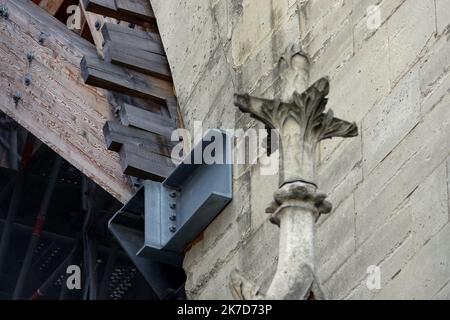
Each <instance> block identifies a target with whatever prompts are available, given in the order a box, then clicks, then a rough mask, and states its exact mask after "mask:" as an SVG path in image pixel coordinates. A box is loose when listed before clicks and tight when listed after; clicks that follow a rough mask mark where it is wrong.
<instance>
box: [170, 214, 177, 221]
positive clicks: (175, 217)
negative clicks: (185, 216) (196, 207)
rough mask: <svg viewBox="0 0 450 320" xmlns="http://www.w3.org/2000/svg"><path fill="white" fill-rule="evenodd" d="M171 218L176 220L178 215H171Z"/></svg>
mask: <svg viewBox="0 0 450 320" xmlns="http://www.w3.org/2000/svg"><path fill="white" fill-rule="evenodd" d="M169 220H170V221H175V220H177V216H176V215H171V216H170V217H169Z"/></svg>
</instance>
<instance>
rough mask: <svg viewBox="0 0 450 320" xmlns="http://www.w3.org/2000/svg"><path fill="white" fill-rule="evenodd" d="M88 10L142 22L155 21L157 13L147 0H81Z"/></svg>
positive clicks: (120, 18)
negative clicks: (155, 13)
mask: <svg viewBox="0 0 450 320" xmlns="http://www.w3.org/2000/svg"><path fill="white" fill-rule="evenodd" d="M81 1H83V4H84V6H85V8H86V10H87V11H90V12H93V13H97V14H101V15H103V16H108V17H111V18H115V19H117V20H125V21H129V22H134V23H137V24H142V23H144V22H149V23H152V24H154V23H155V15H154V13H153V10H152V8H151V6H150V2H149V1H146V0H144V1H143V0H81Z"/></svg>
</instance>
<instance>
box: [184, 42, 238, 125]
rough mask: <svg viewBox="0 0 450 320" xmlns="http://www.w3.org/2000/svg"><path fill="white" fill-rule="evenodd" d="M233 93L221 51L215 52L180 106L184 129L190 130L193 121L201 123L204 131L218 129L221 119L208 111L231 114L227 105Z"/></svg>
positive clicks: (230, 79)
mask: <svg viewBox="0 0 450 320" xmlns="http://www.w3.org/2000/svg"><path fill="white" fill-rule="evenodd" d="M212 84H215V85H212ZM234 91H235V89H234V85H233V81H232V78H231V74H230V71H229V70H228V62H227V61H226V58H225V56H224V53H223V51H222V50H216V51H215V52H214V54H213V56H212V57H211V59H210V60H209V61H208V63H207V64H206V66H205V70H203V71H202V73H201V76H200V80H199V81H198V83H197V84H196V85H195V87H194V88H193V91H192V93H191V94H190V97H189V99H188V100H187V101H186V102H185V103H184V104H182V105H181V110H182V112H183V114H184V119H185V124H186V127H187V128H189V129H190V130H192V129H193V122H194V121H202V122H203V127H204V128H205V129H206V128H217V127H219V124H220V122H221V119H220V118H219V117H215V116H211V113H210V111H211V110H212V109H215V108H222V109H224V110H227V111H228V112H232V110H230V109H229V108H230V106H229V105H228V103H232V100H231V99H232V97H233V94H234ZM216 113H217V109H216ZM208 115H209V117H208ZM233 122H234V119H233ZM233 124H234V123H233Z"/></svg>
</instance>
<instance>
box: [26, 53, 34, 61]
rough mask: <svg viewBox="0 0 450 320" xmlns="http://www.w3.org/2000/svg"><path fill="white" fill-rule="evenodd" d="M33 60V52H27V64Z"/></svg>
mask: <svg viewBox="0 0 450 320" xmlns="http://www.w3.org/2000/svg"><path fill="white" fill-rule="evenodd" d="M33 59H34V54H33V52H28V53H27V60H28V62H31V61H33Z"/></svg>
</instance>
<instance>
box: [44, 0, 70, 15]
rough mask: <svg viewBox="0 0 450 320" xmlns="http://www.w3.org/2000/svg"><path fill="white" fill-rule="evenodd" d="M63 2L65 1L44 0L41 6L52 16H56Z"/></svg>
mask: <svg viewBox="0 0 450 320" xmlns="http://www.w3.org/2000/svg"><path fill="white" fill-rule="evenodd" d="M63 2H64V0H42V1H41V2H40V3H39V6H40V7H41V8H42V9H44V10H45V11H47V12H48V13H50V14H51V15H52V16H54V15H55V14H56V13H57V12H58V10H59V8H60V7H61V5H62V4H63Z"/></svg>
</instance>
